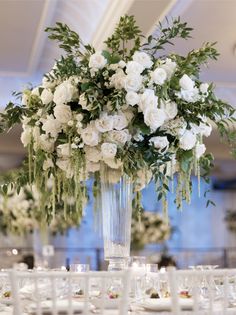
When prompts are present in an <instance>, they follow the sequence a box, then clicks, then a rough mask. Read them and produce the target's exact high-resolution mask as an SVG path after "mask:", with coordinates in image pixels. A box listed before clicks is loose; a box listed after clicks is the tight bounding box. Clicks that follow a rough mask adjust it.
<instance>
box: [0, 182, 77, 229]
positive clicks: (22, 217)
mask: <svg viewBox="0 0 236 315" xmlns="http://www.w3.org/2000/svg"><path fill="white" fill-rule="evenodd" d="M47 188H48V191H49V194H48V197H49V196H50V193H51V185H50V182H48V185H47ZM40 197H41V196H40V192H39V191H38V189H37V188H36V186H35V185H32V186H31V187H30V186H29V185H27V186H25V187H21V189H20V190H19V191H18V192H17V191H16V190H15V189H14V188H13V189H10V188H9V187H8V190H7V192H6V193H5V194H0V231H1V233H3V234H14V235H24V234H28V233H33V231H34V230H45V231H49V232H50V233H51V234H57V233H64V232H66V231H67V230H68V229H69V228H71V227H78V226H79V225H80V220H81V218H79V219H78V217H77V216H75V215H71V216H70V217H65V216H64V215H63V212H62V211H60V207H61V205H60V204H57V205H56V213H55V216H54V217H53V219H52V220H51V221H50V224H49V225H48V224H47V220H46V218H45V214H44V213H42V211H41V209H40ZM44 202H45V205H46V202H48V201H46V200H44ZM73 207H74V200H71V203H70V209H71V211H73Z"/></svg>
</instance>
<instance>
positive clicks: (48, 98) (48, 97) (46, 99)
mask: <svg viewBox="0 0 236 315" xmlns="http://www.w3.org/2000/svg"><path fill="white" fill-rule="evenodd" d="M40 98H41V101H42V103H43V104H45V105H47V104H49V103H50V102H52V100H53V94H52V91H51V90H50V89H44V90H43V92H42V94H41V96H40Z"/></svg>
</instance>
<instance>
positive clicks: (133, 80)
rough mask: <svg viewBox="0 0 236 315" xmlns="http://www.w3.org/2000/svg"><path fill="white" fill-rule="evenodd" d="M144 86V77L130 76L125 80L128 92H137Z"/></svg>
mask: <svg viewBox="0 0 236 315" xmlns="http://www.w3.org/2000/svg"><path fill="white" fill-rule="evenodd" d="M141 85H142V77H141V76H140V75H136V74H128V75H127V76H125V78H124V88H125V90H126V91H127V92H129V91H134V92H137V91H138V90H139V89H140V88H141Z"/></svg>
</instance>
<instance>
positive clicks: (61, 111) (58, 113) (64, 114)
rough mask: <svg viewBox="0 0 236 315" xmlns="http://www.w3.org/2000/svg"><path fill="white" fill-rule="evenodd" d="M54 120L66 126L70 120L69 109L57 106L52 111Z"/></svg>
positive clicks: (68, 107)
mask: <svg viewBox="0 0 236 315" xmlns="http://www.w3.org/2000/svg"><path fill="white" fill-rule="evenodd" d="M53 111H54V116H55V117H56V120H57V121H58V122H60V123H61V124H67V123H68V121H69V120H71V119H72V112H71V108H70V106H68V105H57V106H55V107H54V109H53Z"/></svg>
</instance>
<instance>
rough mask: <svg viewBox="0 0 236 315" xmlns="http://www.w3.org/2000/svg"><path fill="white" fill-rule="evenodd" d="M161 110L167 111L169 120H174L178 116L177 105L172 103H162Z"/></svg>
mask: <svg viewBox="0 0 236 315" xmlns="http://www.w3.org/2000/svg"><path fill="white" fill-rule="evenodd" d="M161 109H163V110H164V111H165V114H166V117H167V119H174V118H175V116H177V114H178V108H177V104H176V103H175V102H171V101H165V102H164V101H162V102H161Z"/></svg>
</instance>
